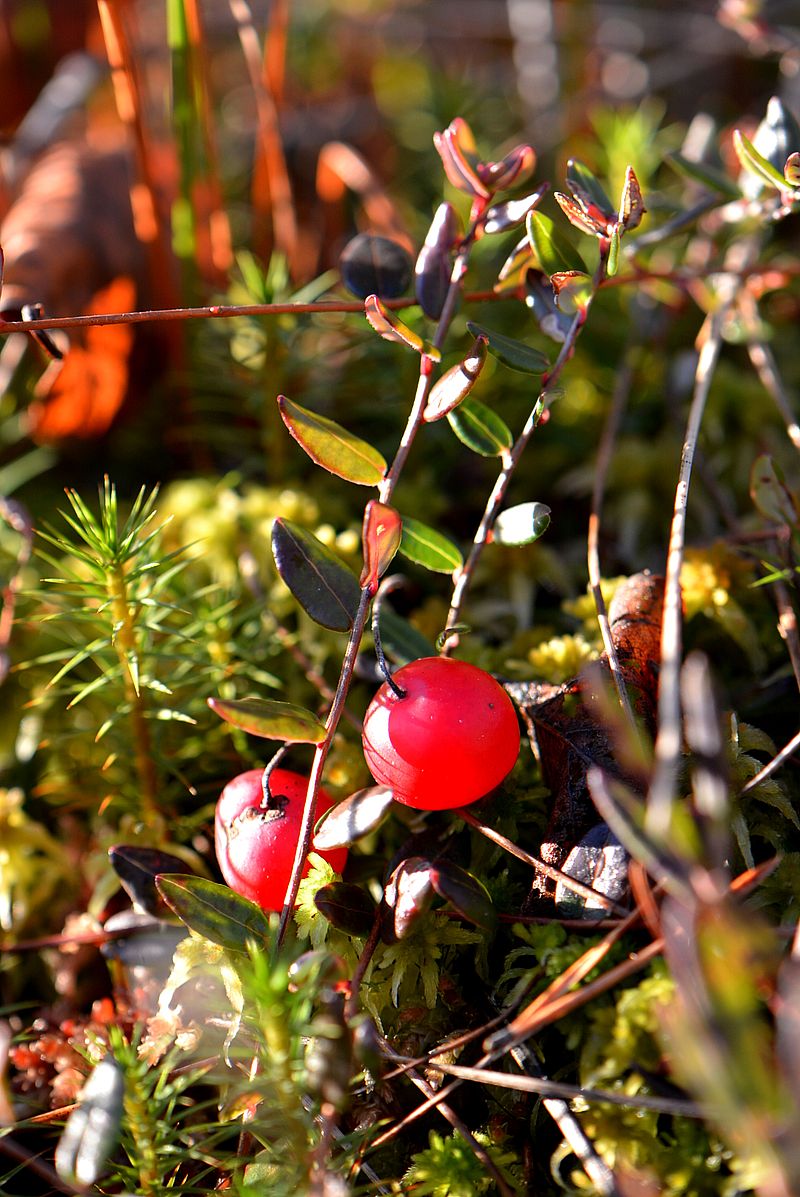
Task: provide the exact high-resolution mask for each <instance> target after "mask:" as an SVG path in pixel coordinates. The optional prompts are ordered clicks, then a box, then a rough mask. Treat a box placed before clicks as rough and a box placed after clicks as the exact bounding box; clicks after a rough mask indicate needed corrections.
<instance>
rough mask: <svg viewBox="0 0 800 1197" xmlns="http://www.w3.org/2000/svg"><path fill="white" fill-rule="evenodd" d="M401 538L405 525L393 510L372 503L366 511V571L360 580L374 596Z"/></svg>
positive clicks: (363, 533)
mask: <svg viewBox="0 0 800 1197" xmlns="http://www.w3.org/2000/svg"><path fill="white" fill-rule="evenodd" d="M402 534H403V524H402V521H401V519H400V516H399V514H398V513H397V512H396V511H395V509H394V507H389V506H388V505H387V504H386V503H379V502H378V500H377V499H371V500H370V501H369V503H367V506H366V509H365V511H364V523H363V525H362V528H361V548H362V552H363V555H364V568H363V569H362V571H361V577H360V578H359V584H360V585H361V586H362V587H364V586H367V587H369V590H370V593H371V594H374V593H375V591H376V590H377V589H378V584H379V582H380V579H381V578H382V577H383V575H384V574H385V573H386V570H387V568H388V567H389V564H390V563H391V560H392V558H393V557H394V555H395V553H396V552H397V550H398V548H399V546H400V538H401V537H402Z"/></svg>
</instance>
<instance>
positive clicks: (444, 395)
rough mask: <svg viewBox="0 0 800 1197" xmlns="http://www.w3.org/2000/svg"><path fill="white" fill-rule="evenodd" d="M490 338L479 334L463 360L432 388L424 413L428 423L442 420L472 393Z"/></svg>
mask: <svg viewBox="0 0 800 1197" xmlns="http://www.w3.org/2000/svg"><path fill="white" fill-rule="evenodd" d="M488 344H489V342H488V339H487V338H486V337H485V336H484V335H483V334H480V335H478V336H477V337H476V338H475V340H474V342H473V345H472V348H471V349H470V351H469V353H468V354H467V356H466V357H465V358H464V360H463V362H459V363H458V364H457V365H455V366H451V368H450V369H449V370H448V371H447V372H446V373H445V374H443V375H442V377H441V378H440V379H439V380H438V382H436V383H435V384H434V386H433V388H432V389H431V393H430V395H429V396H428V402H427V404H426V405H425V410H424V411H423V413H422V418H423V420H425V422H426V423H428V424H432V423H433V422H434V421H435V420H441V419H442V418H443V417H444V416H446V415H447V413H448V412H450V411H452V410H453V408H455V407H458V405H459V403H462V402H463V401H464V400H465V399H466V397H467V395H468V394H469V393H470V391H471V390H472V388H473V387H474V385H475V383H476V382H477V380H478V378H479V377H480V373H481V370H482V369H483V367H484V363H485V362H486V353H487V346H488Z"/></svg>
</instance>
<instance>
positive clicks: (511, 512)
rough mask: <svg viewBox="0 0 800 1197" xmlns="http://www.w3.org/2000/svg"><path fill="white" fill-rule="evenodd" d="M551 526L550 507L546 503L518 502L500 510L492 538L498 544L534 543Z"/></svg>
mask: <svg viewBox="0 0 800 1197" xmlns="http://www.w3.org/2000/svg"><path fill="white" fill-rule="evenodd" d="M549 527H550V508H549V507H548V506H547V505H546V504H545V503H518V504H517V505H516V507H508V508H507V509H506V510H505V511H501V512H500V514H499V515H498V517H497V519H496V520H495V521H494V527H493V529H492V539H493V540H494V541H495V542H497V543H498V544H509V545H523V544H532V543H533V541H535V540H538V539H539V537H540V536H542V535H543V534H544V533H545V532H546V531H547V529H548V528H549Z"/></svg>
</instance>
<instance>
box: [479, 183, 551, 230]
mask: <svg viewBox="0 0 800 1197" xmlns="http://www.w3.org/2000/svg"><path fill="white" fill-rule="evenodd" d="M546 191H547V183H543V184H542V186H541V187H539V189H538V190H537V191H532V192H531V194H530V195H526V196H523V198H522V199H514V200H506V202H505V203H504V204H492V206H491V208H487V210H486V215H485V216H484V218H483V231H484V233H506V232H508V230H509V229H513V228H514V226H515V225H518V224H522V222H523V220H524V219H525V218H526V216H527V215H528V213H529V212H531V211H532V210H533V209H534V208H535V207H536V205H537V204H538V203H539V202H540V201H541V198H542V196H543V195H544V193H545V192H546Z"/></svg>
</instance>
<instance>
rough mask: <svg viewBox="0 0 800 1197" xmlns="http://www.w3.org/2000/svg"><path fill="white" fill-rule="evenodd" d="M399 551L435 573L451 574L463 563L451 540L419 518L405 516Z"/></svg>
mask: <svg viewBox="0 0 800 1197" xmlns="http://www.w3.org/2000/svg"><path fill="white" fill-rule="evenodd" d="M400 552H401V553H402V554H403V556H404V557H407V558H408V559H409V561H414V562H416V564H417V565H422V566H424V567H425V569H430V570H432V571H433V572H434V573H437V574H451V573H452V572H453V570H454V569H460V568H461V566H462V565H463V564H464V558H463V557H462V556H461V553H460V551H459V550H458V548H457V547H456V546H455V545H454V544H453V542H452V540H448V539H447V537H446V536H442V534H441V532H437V531H436V529H435V528H429V527H428V525H427V524H423V523H420V521H419V520H411V519H406V518H405V517H404V518H403V537H402V540H401V541H400Z"/></svg>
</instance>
